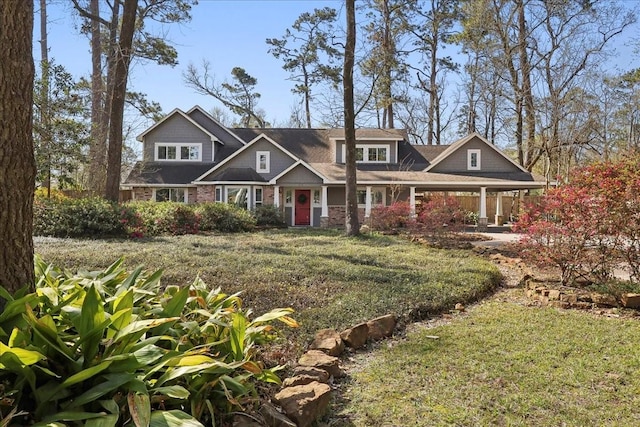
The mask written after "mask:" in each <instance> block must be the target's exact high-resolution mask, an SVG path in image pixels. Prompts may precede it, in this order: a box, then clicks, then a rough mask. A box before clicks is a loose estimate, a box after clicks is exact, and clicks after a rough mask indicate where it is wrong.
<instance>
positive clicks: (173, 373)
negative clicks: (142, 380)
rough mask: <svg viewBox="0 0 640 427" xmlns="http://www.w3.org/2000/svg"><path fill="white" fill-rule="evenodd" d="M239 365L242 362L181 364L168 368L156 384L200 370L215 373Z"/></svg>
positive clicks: (159, 384) (226, 370)
mask: <svg viewBox="0 0 640 427" xmlns="http://www.w3.org/2000/svg"><path fill="white" fill-rule="evenodd" d="M239 366H241V364H238V363H235V364H226V363H223V362H219V361H217V362H212V363H203V364H201V365H193V366H180V367H178V368H175V369H169V370H167V372H165V373H164V374H163V375H162V376H161V377H160V378H158V381H157V382H156V385H158V386H161V385H162V384H164V383H166V382H167V381H171V380H173V379H175V378H179V377H181V376H183V375H190V374H194V373H200V372H205V371H206V372H209V373H213V372H217V373H227V372H232V371H233V370H234V369H236V368H238V367H239Z"/></svg>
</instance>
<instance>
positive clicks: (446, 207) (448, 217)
mask: <svg viewBox="0 0 640 427" xmlns="http://www.w3.org/2000/svg"><path fill="white" fill-rule="evenodd" d="M465 216H466V212H465V211H464V209H462V207H461V206H460V202H459V201H458V199H456V198H455V197H445V196H443V195H440V194H435V195H430V196H427V197H425V198H424V199H423V201H422V205H421V208H420V212H419V213H418V216H417V221H416V223H417V224H416V225H417V226H418V227H419V229H420V230H421V231H423V232H424V233H427V234H432V235H440V234H446V233H455V232H460V231H462V230H464V221H465Z"/></svg>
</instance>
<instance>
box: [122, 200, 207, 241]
mask: <svg viewBox="0 0 640 427" xmlns="http://www.w3.org/2000/svg"><path fill="white" fill-rule="evenodd" d="M127 207H128V208H129V209H132V210H133V211H135V212H136V213H137V214H138V216H139V217H140V220H141V225H142V230H141V232H142V233H144V235H146V236H159V235H162V234H171V235H174V236H177V235H181V234H198V230H199V227H200V218H199V216H198V215H197V214H196V212H195V211H194V209H193V208H192V207H190V205H186V204H183V203H174V202H133V203H128V204H127Z"/></svg>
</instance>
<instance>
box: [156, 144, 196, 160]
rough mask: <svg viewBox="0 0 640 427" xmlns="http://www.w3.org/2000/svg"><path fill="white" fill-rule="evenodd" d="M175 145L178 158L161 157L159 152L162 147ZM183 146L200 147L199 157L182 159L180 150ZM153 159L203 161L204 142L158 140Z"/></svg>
mask: <svg viewBox="0 0 640 427" xmlns="http://www.w3.org/2000/svg"><path fill="white" fill-rule="evenodd" d="M161 147H165V148H169V147H175V148H176V158H175V159H161V158H160V156H159V155H158V154H159V151H160V148H161ZM183 147H188V148H189V150H191V148H193V147H196V148H197V149H198V157H197V158H196V159H180V158H179V157H180V151H181V149H182V148H183ZM153 159H154V161H156V162H201V161H202V143H195V142H156V143H155V145H154V148H153Z"/></svg>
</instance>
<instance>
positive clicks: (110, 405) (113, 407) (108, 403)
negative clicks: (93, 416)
mask: <svg viewBox="0 0 640 427" xmlns="http://www.w3.org/2000/svg"><path fill="white" fill-rule="evenodd" d="M98 403H99V404H100V406H102V407H103V408H104V409H106V410H107V411H109V413H110V414H118V413H120V407H119V406H118V404H117V403H116V402H115V401H114V400H113V399H105V400H100V401H98Z"/></svg>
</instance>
